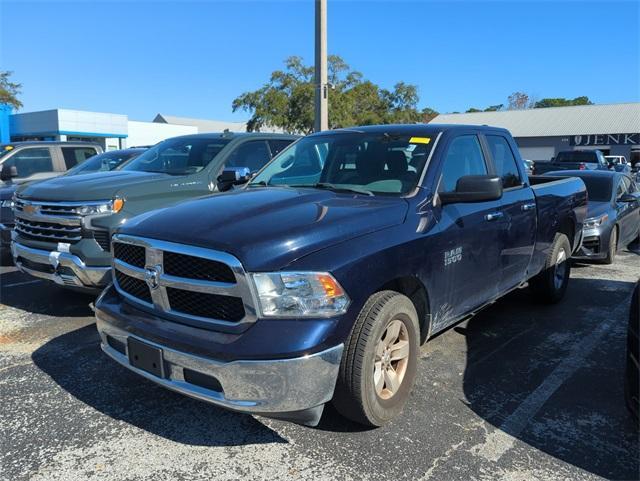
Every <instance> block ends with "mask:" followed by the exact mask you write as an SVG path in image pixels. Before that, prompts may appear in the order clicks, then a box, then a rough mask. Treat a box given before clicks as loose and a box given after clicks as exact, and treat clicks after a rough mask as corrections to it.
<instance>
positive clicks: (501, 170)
mask: <svg viewBox="0 0 640 481" xmlns="http://www.w3.org/2000/svg"><path fill="white" fill-rule="evenodd" d="M484 138H485V141H486V144H487V147H488V151H489V154H490V156H491V161H492V163H493V167H494V172H495V173H496V175H499V176H500V177H501V178H502V188H503V194H502V199H501V201H500V206H501V209H500V210H501V214H502V218H501V219H500V220H499V225H500V229H499V231H498V243H499V250H500V263H499V268H500V272H501V277H500V281H499V291H500V292H504V291H507V290H509V289H511V288H513V287H515V286H517V285H518V284H520V283H521V282H522V281H523V280H524V279H525V278H526V277H527V269H528V267H529V262H530V260H531V256H532V255H533V249H534V247H535V241H536V225H537V223H536V221H537V214H536V200H535V196H534V194H533V191H532V190H531V187H529V185H528V184H527V183H526V182H525V176H524V175H523V173H522V172H521V169H520V168H519V164H518V160H519V159H518V160H516V154H515V153H514V146H512V145H511V143H510V142H509V140H508V138H507V137H506V136H505V135H502V134H500V133H491V134H487V135H485V136H484Z"/></svg>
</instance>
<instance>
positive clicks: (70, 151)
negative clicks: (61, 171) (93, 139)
mask: <svg viewBox="0 0 640 481" xmlns="http://www.w3.org/2000/svg"><path fill="white" fill-rule="evenodd" d="M94 155H96V149H94V148H93V147H62V156H63V157H64V165H65V166H66V168H67V170H69V169H70V168H72V167H75V166H76V165H78V164H81V163H82V162H84V161H85V160H87V159H88V158H89V157H93V156H94Z"/></svg>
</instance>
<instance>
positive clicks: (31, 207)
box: [22, 204, 38, 214]
mask: <svg viewBox="0 0 640 481" xmlns="http://www.w3.org/2000/svg"><path fill="white" fill-rule="evenodd" d="M22 210H23V211H24V212H26V213H27V214H35V213H36V212H37V211H38V208H37V207H36V206H35V205H29V204H27V205H25V206H23V207H22Z"/></svg>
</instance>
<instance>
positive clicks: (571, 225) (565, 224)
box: [558, 218, 576, 249]
mask: <svg viewBox="0 0 640 481" xmlns="http://www.w3.org/2000/svg"><path fill="white" fill-rule="evenodd" d="M558 232H561V233H562V234H564V235H566V236H567V239H569V245H570V246H571V249H574V248H575V246H574V245H573V241H574V239H575V235H576V223H575V222H574V221H573V219H571V218H567V219H564V220H563V221H562V223H561V224H560V229H559V230H558Z"/></svg>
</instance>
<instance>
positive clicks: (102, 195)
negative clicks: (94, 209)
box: [18, 170, 170, 201]
mask: <svg viewBox="0 0 640 481" xmlns="http://www.w3.org/2000/svg"><path fill="white" fill-rule="evenodd" d="M166 178H170V176H168V175H167V174H158V173H154V172H135V171H128V170H120V171H113V172H93V173H89V174H80V175H71V176H64V175H63V176H61V177H56V178H53V179H49V180H46V181H42V182H38V183H36V184H28V185H25V186H21V187H20V188H19V189H18V195H19V196H20V197H22V198H24V199H30V200H47V201H83V200H87V201H89V200H108V199H112V198H113V197H115V195H116V194H118V193H119V192H120V191H121V190H123V189H126V188H127V187H129V186H133V185H135V186H136V187H142V186H144V184H147V183H149V184H151V183H154V182H157V181H158V180H160V179H166Z"/></svg>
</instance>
